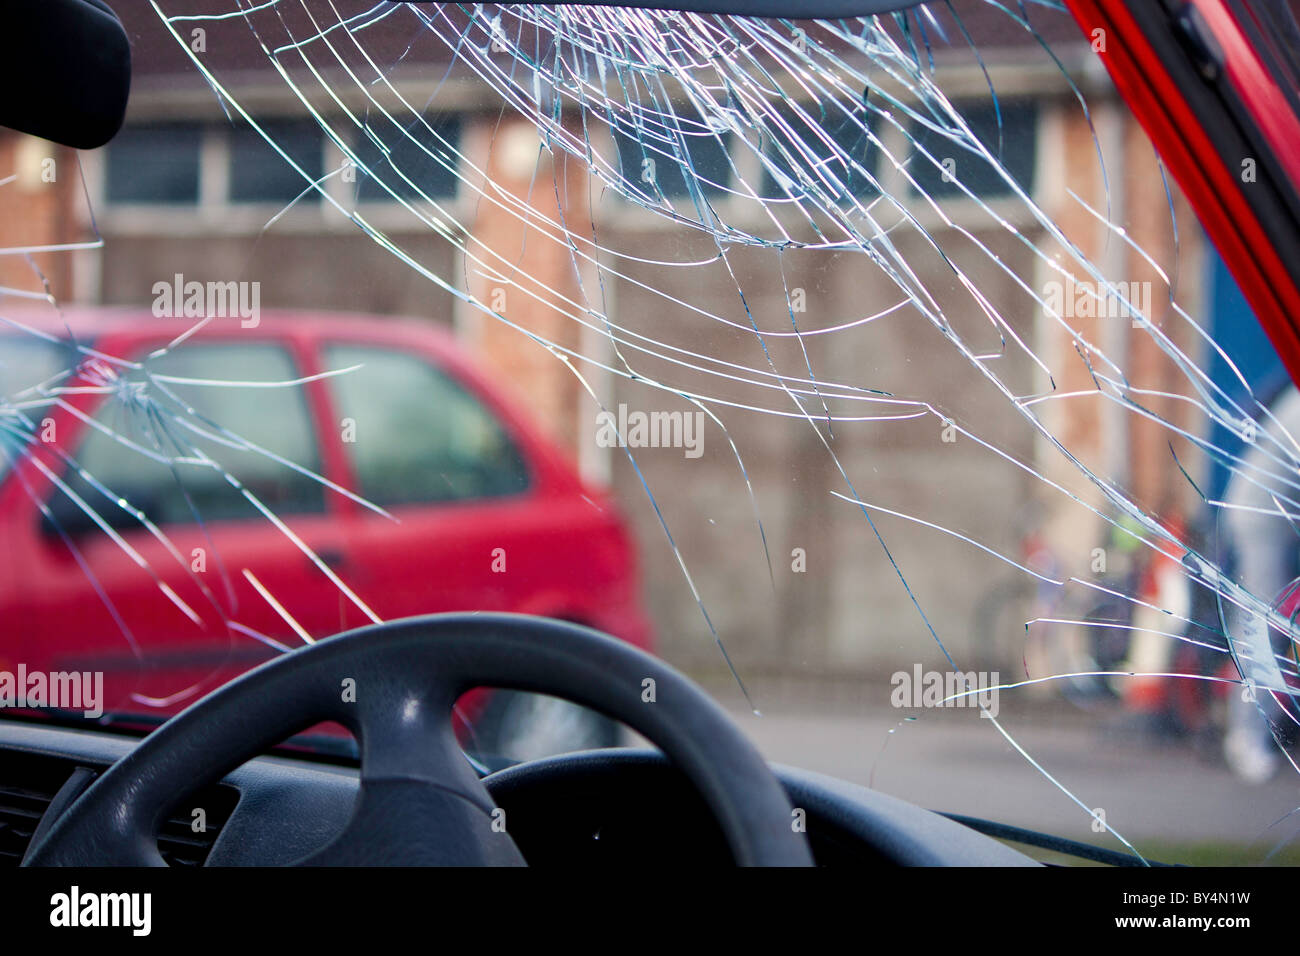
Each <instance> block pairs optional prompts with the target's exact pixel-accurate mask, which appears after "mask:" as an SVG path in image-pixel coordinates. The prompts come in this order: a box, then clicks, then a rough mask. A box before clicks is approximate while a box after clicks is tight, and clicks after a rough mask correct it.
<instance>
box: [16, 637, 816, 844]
mask: <svg viewBox="0 0 1300 956" xmlns="http://www.w3.org/2000/svg"><path fill="white" fill-rule="evenodd" d="M478 686H488V687H503V688H511V689H515V690H524V691H532V692H535V693H541V694H550V695H552V696H556V697H562V698H565V699H567V700H570V701H573V702H574V703H577V704H582V705H583V706H586V707H590V708H592V709H593V710H597V711H600V712H601V713H603V714H605V715H606V716H608V717H611V718H614V719H615V720H619V721H622V722H623V723H625V724H627V725H628V726H630V727H632V728H633V729H635V730H636V731H638V732H639V733H641V734H642V735H644V736H645V737H646V738H648V739H649V740H650V741H652V742H653V743H654V744H656V745H657V746H658V747H660V748H661V749H662V750H663V752H664V753H665V754H666V755H667V756H668V758H669V759H670V760H671V761H672V762H673V763H674V764H675V765H676V766H677V767H678V768H680V769H681V771H682V772H683V773H684V774H685V775H686V776H687V777H688V778H689V779H690V781H691V782H692V783H693V785H694V786H695V787H696V788H697V789H698V791H699V793H700V795H701V796H702V797H703V798H704V800H705V802H706V803H707V804H708V806H709V808H710V809H711V811H712V812H713V814H714V815H715V817H716V818H717V821H718V823H719V825H720V827H721V829H722V831H723V833H724V834H725V836H726V839H727V842H728V845H729V846H730V848H731V851H732V854H733V856H734V858H735V860H736V862H737V863H738V864H741V865H753V866H808V865H811V864H812V854H811V852H810V850H809V848H808V843H807V839H806V837H805V835H804V834H803V833H801V832H795V827H794V826H792V821H793V811H792V808H791V806H790V801H789V799H788V798H787V796H786V794H785V792H784V791H783V790H782V788H781V785H780V784H779V783H778V782H777V780H776V778H775V777H774V776H773V774H772V772H771V771H770V770H769V769H768V767H767V764H766V763H764V762H763V759H762V758H761V757H760V756H759V754H758V752H757V751H756V750H755V749H754V748H753V746H752V745H751V744H750V743H749V742H748V741H747V740H746V739H745V737H744V736H743V735H742V734H741V733H740V731H739V730H738V729H737V728H736V726H735V725H734V724H733V723H732V722H731V720H730V719H729V718H728V717H727V715H726V714H725V713H724V712H723V711H722V709H721V708H720V707H718V706H717V705H716V704H715V703H714V702H713V701H712V700H710V699H709V698H708V697H707V696H706V695H705V694H704V692H703V691H702V690H700V689H699V688H698V687H697V686H696V685H695V684H693V683H691V682H690V681H689V680H687V679H686V678H685V677H683V676H682V675H681V674H678V673H677V672H676V671H674V670H673V669H672V668H670V667H668V666H667V665H666V664H664V663H663V662H662V661H659V660H656V659H655V658H653V657H651V656H650V655H648V654H645V653H643V652H642V651H639V650H637V649H636V648H634V647H631V646H630V645H628V644H625V643H623V642H621V641H617V640H614V639H613V638H611V637H607V636H605V635H603V634H600V633H598V632H597V631H593V630H590V629H588V628H585V627H580V626H578V625H574V624H568V623H564V622H560V621H553V620H549V619H545V618H535V617H527V616H524V615H513V614H440V615H432V616H428V617H416V618H408V619H405V620H400V621H392V622H388V623H385V624H378V625H375V626H372V627H364V628H360V629H358V630H354V631H348V632H346V633H343V634H339V635H337V636H335V637H332V638H329V639H327V640H323V641H320V642H318V643H316V644H313V645H310V646H307V647H304V648H302V649H300V650H297V651H294V652H293V653H290V654H286V655H284V656H282V657H279V658H277V659H275V660H273V661H269V662H267V663H266V664H263V665H261V666H260V667H257V668H255V669H254V670H252V671H249V672H248V673H247V674H244V675H242V676H241V677H239V678H237V679H236V680H233V681H231V682H230V683H228V684H226V685H225V686H223V687H221V688H220V689H218V690H216V691H214V692H213V693H212V694H209V695H208V696H207V697H205V698H203V699H202V700H199V701H197V702H196V703H194V704H193V705H191V706H190V707H188V708H186V709H185V710H184V711H182V712H181V713H179V714H177V715H176V716H175V717H173V718H171V719H170V720H169V721H167V722H166V723H165V724H163V725H162V726H161V727H159V728H158V729H157V730H155V731H154V732H153V733H151V734H150V735H149V736H147V737H145V738H144V739H143V740H142V741H141V742H140V744H139V745H138V746H137V747H136V748H135V749H134V750H133V751H132V752H131V753H130V754H128V755H127V756H125V757H124V758H122V759H121V760H120V761H118V762H117V763H116V764H114V765H113V766H112V767H111V768H109V769H108V770H107V771H106V772H105V773H104V774H103V775H102V776H100V777H99V779H98V780H96V781H95V783H94V784H92V785H91V787H90V788H89V789H88V790H87V791H86V792H85V793H84V794H82V795H81V797H80V798H78V799H77V800H76V802H74V803H73V805H72V806H71V807H69V808H68V810H67V811H66V812H65V813H64V814H63V816H62V817H60V818H59V819H58V821H57V822H56V823H55V824H54V825H53V826H52V827H51V828H50V830H49V832H48V833H47V834H46V836H45V838H44V840H43V841H42V842H41V845H40V846H39V847H37V848H35V849H34V850H33V853H32V854H31V856H30V857H29V860H28V863H29V865H32V866H104V865H123V866H163V865H165V864H164V862H163V859H162V856H161V855H160V854H159V852H158V845H157V841H158V832H159V829H160V827H161V826H162V824H163V822H164V820H165V819H166V817H167V813H168V811H169V810H170V809H171V808H172V807H173V806H175V805H176V804H177V803H178V802H179V801H180V800H182V799H183V798H184V797H186V796H188V795H190V794H192V793H194V792H197V791H199V790H201V789H202V788H204V787H206V786H210V785H212V784H215V783H216V782H217V781H219V780H220V779H221V778H222V777H224V776H225V775H226V774H228V773H229V772H231V771H232V770H234V769H235V768H237V767H239V766H240V765H241V764H243V763H244V762H245V761H247V760H249V759H250V758H252V757H255V756H257V755H258V754H260V753H262V752H264V751H265V750H266V749H267V748H269V747H271V746H273V745H275V744H277V743H279V742H281V741H283V740H284V739H285V738H286V737H288V736H290V735H291V734H293V733H296V732H298V731H300V730H303V729H304V728H306V727H309V726H311V725H313V724H316V723H319V722H320V721H323V720H334V721H338V722H339V723H341V724H343V725H344V726H345V727H347V728H348V729H350V730H351V731H352V732H353V733H354V734H355V735H356V737H357V739H358V741H359V743H360V750H361V781H360V792H359V795H358V798H357V803H356V807H355V809H354V811H353V815H352V817H351V819H350V820H349V821H348V823H347V825H346V826H345V827H344V829H343V831H342V832H341V833H339V834H338V836H337V837H335V839H334V840H333V841H332V842H331V843H329V844H328V845H326V846H325V847H324V848H322V849H321V850H319V851H317V852H316V853H314V854H311V855H309V856H308V857H306V858H305V859H303V860H300V861H298V865H323V866H346V865H374V864H394V865H405V866H411V865H457V866H483V865H516V866H517V865H523V864H524V859H523V856H522V854H520V852H519V849H518V847H516V845H515V843H514V840H513V839H511V837H510V833H509V821H508V820H506V819H504V811H502V810H500V809H499V808H496V807H494V806H493V802H492V799H491V797H490V796H489V795H488V792H487V790H486V789H485V788H484V787H483V785H482V784H481V783H480V782H479V779H478V777H477V775H476V774H475V773H474V770H473V768H472V767H471V766H470V763H469V761H468V760H466V758H465V756H464V754H463V753H462V752H461V750H460V747H459V745H458V744H457V742H456V736H455V733H454V731H453V729H452V720H451V713H452V707H453V705H454V704H455V702H456V699H457V698H458V697H459V696H460V695H461V694H462V693H464V692H465V691H467V690H469V689H470V688H472V687H478Z"/></svg>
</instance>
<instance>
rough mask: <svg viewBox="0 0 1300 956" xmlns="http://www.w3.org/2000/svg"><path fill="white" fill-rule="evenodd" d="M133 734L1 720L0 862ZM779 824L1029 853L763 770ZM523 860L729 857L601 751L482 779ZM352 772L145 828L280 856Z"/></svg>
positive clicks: (700, 821) (874, 842) (291, 855)
mask: <svg viewBox="0 0 1300 956" xmlns="http://www.w3.org/2000/svg"><path fill="white" fill-rule="evenodd" d="M136 743H137V741H136V740H135V739H134V738H130V737H123V736H119V735H116V734H110V733H104V732H100V731H91V730H74V729H69V728H63V727H51V726H46V725H42V724H37V723H25V722H19V721H5V722H0V866H16V865H18V864H19V863H21V862H22V860H23V858H24V856H25V855H26V853H27V851H28V849H29V848H30V847H31V846H34V845H36V843H37V842H39V839H40V838H41V836H42V835H43V834H44V833H45V831H46V830H47V829H48V828H49V827H50V825H52V823H53V822H54V820H55V819H57V818H58V816H59V815H60V814H61V813H63V812H64V811H65V810H66V809H67V808H68V807H69V806H71V805H72V803H73V802H74V801H75V800H76V798H77V797H78V796H79V795H80V794H81V793H82V792H84V790H85V789H86V788H87V787H88V786H89V785H90V783H92V782H93V781H94V779H95V778H96V777H97V776H98V775H99V774H100V773H102V772H103V771H104V770H105V769H107V768H108V767H109V766H110V765H112V764H113V763H114V762H116V761H117V760H119V759H120V758H121V757H123V756H125V755H126V754H127V753H129V752H130V751H131V750H132V749H133V747H134V746H135V744H136ZM772 769H773V772H774V773H775V775H776V777H777V780H778V781H779V782H780V784H781V785H782V787H784V788H785V790H786V793H787V794H788V795H789V797H790V802H791V805H792V807H793V810H792V813H791V826H792V827H796V828H799V827H802V828H804V830H805V832H806V833H807V835H808V839H809V842H810V843H811V846H812V851H813V856H814V859H815V861H816V862H817V864H818V865H819V866H871V865H886V866H894V865H913V866H927V865H928V866H936V865H947V866H1026V865H1036V864H1035V861H1034V860H1032V859H1030V858H1029V857H1027V856H1025V855H1023V854H1021V853H1019V852H1018V851H1016V850H1014V849H1012V848H1011V847H1009V846H1007V845H1006V844H1004V843H1001V842H999V841H997V840H994V839H991V838H990V837H988V836H985V835H983V834H981V833H978V832H976V831H975V830H972V829H969V828H968V827H965V826H962V825H961V824H958V823H956V822H954V821H952V820H949V819H947V818H946V817H943V816H940V815H938V814H935V813H931V812H930V811H927V810H923V809H920V808H918V807H915V806H912V805H911V804H908V803H904V802H902V801H900V800H896V799H894V798H892V797H889V796H886V795H884V794H880V793H877V792H875V791H872V790H868V789H866V788H864V787H859V786H856V785H853V784H848V783H845V782H843V781H839V780H836V779H834V778H831V777H826V776H823V775H820V774H815V773H811V772H807V771H802V770H797V769H794V768H790V767H783V766H779V765H778V766H773V767H772ZM483 783H484V785H485V786H486V788H487V790H488V792H489V794H491V796H492V798H493V800H494V801H495V803H496V805H497V807H498V808H499V810H500V811H501V819H502V821H503V823H504V826H505V827H506V828H507V829H508V831H509V833H510V835H511V836H512V837H513V838H514V840H515V842H516V844H517V845H518V847H519V849H520V850H521V851H522V853H523V855H524V858H525V859H526V860H527V861H528V862H529V864H531V865H534V866H548V865H549V866H584V867H606V866H607V867H610V868H620V867H623V866H629V865H645V864H646V863H647V859H646V858H647V855H648V854H653V856H654V858H655V859H656V860H659V861H663V860H675V861H683V860H689V861H691V862H692V863H695V864H703V865H717V866H729V865H731V862H732V857H731V853H730V850H729V848H728V846H727V843H726V841H725V839H724V837H723V833H722V830H721V829H720V827H719V826H718V824H717V822H716V821H715V820H714V818H713V816H712V814H711V813H710V812H709V810H708V807H707V806H706V805H705V803H704V801H703V799H702V798H701V797H700V796H699V795H698V794H697V793H696V791H695V790H694V788H693V787H692V786H691V784H690V782H689V781H688V780H687V779H686V778H685V776H683V775H682V774H681V773H680V772H678V771H677V770H676V769H675V768H674V767H673V766H672V764H670V763H669V762H668V761H667V759H666V758H665V757H664V756H663V755H662V754H660V753H658V752H657V751H653V750H633V749H615V750H600V751H587V752H584V753H576V754H566V755H562V756H559V757H552V758H547V759H545V760H539V761H532V762H529V763H526V764H518V765H516V766H513V767H509V768H507V769H504V770H500V771H498V772H496V773H493V774H490V775H489V776H487V777H486V778H484V780H483ZM358 792H359V771H358V770H357V769H356V768H355V767H348V766H338V765H335V764H328V763H317V762H314V761H311V760H306V759H296V758H289V757H282V756H263V757H257V758H255V759H253V760H250V761H248V762H247V763H245V764H244V765H242V766H241V767H239V768H238V769H236V770H234V771H232V772H231V773H229V774H228V775H227V776H226V777H224V778H223V779H222V780H221V782H220V783H219V784H217V785H215V786H213V787H208V788H205V789H203V790H201V791H199V792H197V793H194V794H178V795H177V802H176V805H175V806H174V807H172V808H171V811H170V812H169V814H168V818H167V821H166V823H165V824H164V826H163V827H162V829H161V832H160V835H159V850H160V852H161V853H162V856H163V858H164V859H165V860H166V861H167V862H168V864H169V865H172V866H201V865H207V866H276V865H287V864H291V863H293V862H295V861H297V860H300V859H302V858H304V857H306V856H309V855H311V854H312V853H314V852H316V851H318V850H320V849H321V848H322V847H324V846H326V845H327V844H328V843H330V841H331V840H333V839H334V837H335V836H336V835H337V834H339V833H340V832H341V831H342V830H343V829H344V827H345V825H346V823H347V821H348V820H349V818H350V817H351V815H352V811H353V808H354V805H355V803H356V799H357V794H358Z"/></svg>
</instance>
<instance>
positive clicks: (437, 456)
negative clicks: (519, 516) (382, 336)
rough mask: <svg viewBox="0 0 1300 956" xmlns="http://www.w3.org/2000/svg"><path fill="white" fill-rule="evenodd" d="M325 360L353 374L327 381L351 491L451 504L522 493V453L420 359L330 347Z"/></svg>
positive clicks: (382, 499)
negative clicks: (352, 474)
mask: <svg viewBox="0 0 1300 956" xmlns="http://www.w3.org/2000/svg"><path fill="white" fill-rule="evenodd" d="M325 361H326V365H327V366H328V367H329V368H331V369H353V370H352V371H348V372H346V373H345V374H342V375H338V376H335V377H333V378H331V379H330V382H331V387H332V389H333V392H334V403H335V411H336V412H337V414H338V415H339V416H340V423H339V427H340V430H341V433H342V437H343V442H344V447H345V448H346V449H347V450H348V451H349V452H350V455H351V458H352V461H353V466H354V468H355V471H356V475H357V480H358V483H359V485H360V488H359V489H358V490H359V491H360V493H361V494H362V495H363V496H365V497H366V498H367V499H369V500H370V501H372V502H374V503H375V504H378V505H400V504H413V503H417V502H438V501H458V500H466V499H471V498H494V497H500V496H502V495H510V494H517V493H519V492H521V491H523V490H524V489H525V488H527V486H528V471H527V468H526V466H525V464H524V460H523V456H522V455H521V454H520V452H519V450H518V448H517V447H516V446H515V444H514V443H513V442H512V441H511V440H510V437H509V435H508V434H507V433H506V430H505V428H504V427H503V426H502V424H501V423H500V422H499V421H497V419H496V418H495V417H494V416H493V415H492V413H491V412H489V411H488V410H487V409H486V408H484V407H483V405H482V404H481V403H480V402H479V401H478V400H477V399H475V398H474V397H473V396H471V395H470V394H469V393H468V392H466V391H465V390H464V389H463V388H461V387H460V386H459V385H458V384H457V383H456V382H454V381H453V380H452V379H451V378H450V377H449V376H447V375H446V374H445V373H443V372H441V371H439V370H438V369H436V368H435V367H434V366H432V365H431V364H429V363H428V362H426V361H425V360H424V359H421V358H418V357H416V356H412V355H407V354H405V353H403V352H398V351H395V350H393V349H388V348H380V347H374V346H367V345H334V346H330V347H328V348H327V349H326V352H325ZM354 366H359V367H357V368H353V367H354Z"/></svg>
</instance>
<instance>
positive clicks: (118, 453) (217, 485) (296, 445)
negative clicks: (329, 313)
mask: <svg viewBox="0 0 1300 956" xmlns="http://www.w3.org/2000/svg"><path fill="white" fill-rule="evenodd" d="M147 367H148V370H149V373H151V374H153V375H167V376H174V377H175V378H177V379H190V380H194V381H197V382H202V383H204V384H187V383H183V382H178V381H168V382H165V383H162V386H161V387H159V385H157V384H155V385H153V386H151V387H150V388H149V389H148V390H147V394H148V395H149V396H150V402H149V404H141V405H135V404H133V403H129V402H122V401H108V402H105V403H104V404H103V406H101V410H100V411H99V412H98V413H97V414H96V416H95V422H96V423H97V424H98V425H99V426H101V427H99V428H91V429H90V430H89V431H88V432H87V433H86V436H85V438H84V439H83V441H82V442H81V445H80V447H78V448H77V450H76V452H75V456H74V457H75V459H76V463H77V465H79V466H80V471H81V473H78V471H77V470H76V469H73V470H70V471H69V473H68V474H67V475H66V476H65V478H64V480H65V481H66V482H67V484H68V485H69V486H70V487H71V488H72V490H73V491H74V492H75V493H76V494H77V495H78V496H80V497H81V498H82V499H83V500H84V501H86V502H87V504H89V505H90V506H91V507H92V508H94V509H95V511H96V513H98V514H99V515H100V516H102V517H103V518H105V519H106V520H108V521H109V523H110V524H114V525H117V526H132V525H137V522H136V521H135V519H134V518H132V517H131V516H130V515H129V514H128V513H127V512H126V511H124V510H123V509H122V508H120V507H118V506H117V505H116V504H114V502H113V501H112V500H111V499H109V498H106V493H111V494H112V495H120V496H121V497H123V498H125V499H126V500H127V501H128V502H130V504H131V505H133V506H134V507H137V508H140V509H141V510H143V511H144V512H145V514H147V515H148V516H149V517H150V519H152V520H153V521H155V522H156V523H158V524H178V523H187V522H189V523H192V522H202V523H204V524H207V523H210V522H213V521H231V520H243V519H256V520H261V521H265V518H264V517H262V516H261V514H260V513H259V511H258V509H257V508H256V506H255V505H254V504H253V503H252V502H250V501H249V500H248V498H247V497H245V495H244V494H243V493H241V491H240V490H239V488H237V487H236V486H235V485H233V484H232V483H231V482H230V481H229V480H228V478H227V474H229V475H233V476H234V477H235V478H236V479H237V480H238V482H239V483H240V485H242V486H243V488H244V489H246V490H247V491H248V492H249V493H251V494H252V495H253V496H254V497H256V499H257V500H258V501H259V502H261V503H262V505H264V506H265V507H266V508H267V509H268V510H270V511H271V512H273V513H274V514H276V515H279V516H285V515H292V514H295V513H304V512H320V511H324V510H325V493H324V488H323V487H322V485H321V484H320V483H319V482H318V481H317V480H316V479H314V478H312V477H311V476H309V475H304V474H302V473H301V472H299V471H296V470H294V469H293V468H291V467H290V466H289V465H286V464H283V463H282V462H280V461H276V460H274V459H273V458H271V457H268V456H267V455H265V454H261V453H259V452H257V451H255V450H249V448H248V447H246V445H245V443H247V444H251V445H254V446H257V447H259V448H262V449H265V450H266V451H267V452H270V453H271V454H272V455H275V456H278V457H279V458H281V459H284V460H285V461H289V462H292V463H293V464H295V465H298V466H300V467H301V468H305V469H307V470H309V471H312V472H315V473H317V474H319V471H320V451H319V448H318V447H317V442H316V433H315V429H314V427H313V424H312V418H311V413H310V410H309V408H308V405H307V397H306V394H305V393H304V391H303V390H302V388H300V387H298V386H292V385H285V386H283V387H249V386H248V385H246V384H217V383H223V382H228V381H229V380H230V379H231V377H232V371H231V370H232V369H238V378H239V382H240V383H247V382H257V383H263V382H266V383H279V382H289V381H292V380H293V379H296V378H297V377H298V375H299V373H298V370H297V367H296V365H295V363H294V361H293V359H292V357H291V356H290V355H289V353H288V352H287V351H286V350H285V349H283V348H281V347H279V346H277V345H273V344H270V343H239V344H227V343H202V342H199V343H187V344H185V345H182V346H180V347H179V348H177V349H175V350H174V351H172V352H171V353H169V354H166V355H163V356H159V357H157V358H153V359H150V360H149V361H148V363H147ZM144 376H145V373H144V372H133V373H131V374H130V375H129V376H128V381H129V380H140V379H142V378H144ZM167 392H171V393H172V395H174V396H175V399H173V398H171V397H170V396H168V395H167V394H166V393H167ZM187 406H188V408H190V409H192V410H193V414H190V413H189V412H188V411H186V408H187ZM119 438H120V439H125V440H126V441H129V442H131V443H133V444H134V445H135V446H136V447H134V448H133V447H130V446H128V445H125V444H123V443H122V442H121V441H119V440H118V439H119ZM141 449H144V450H145V452H144V453H142V452H141ZM205 458H206V459H210V460H211V461H212V462H215V463H216V465H217V466H219V467H213V466H212V465H210V464H206V463H205V461H204V459H205ZM82 473H84V474H89V475H91V476H93V478H94V481H93V482H92V481H89V480H87V479H86V478H85V477H83V476H82ZM96 484H98V485H100V486H102V489H103V490H101V489H100V488H99V487H96ZM50 507H51V510H52V511H53V512H54V514H55V518H56V520H58V521H59V525H60V527H62V528H64V530H78V529H81V528H83V527H88V523H89V522H90V519H89V517H88V516H87V515H85V513H84V511H83V510H82V509H80V508H79V507H78V506H77V505H76V504H75V503H74V502H73V501H72V500H71V499H70V498H69V497H68V496H67V495H65V494H63V493H62V492H61V491H57V490H56V491H55V492H54V495H53V497H52V499H51V501H50Z"/></svg>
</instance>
